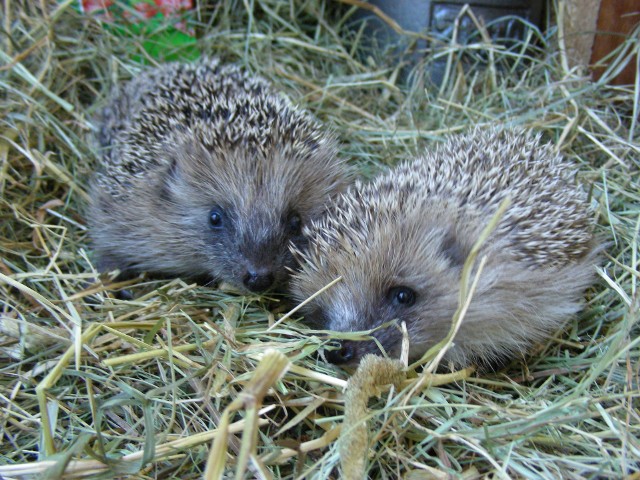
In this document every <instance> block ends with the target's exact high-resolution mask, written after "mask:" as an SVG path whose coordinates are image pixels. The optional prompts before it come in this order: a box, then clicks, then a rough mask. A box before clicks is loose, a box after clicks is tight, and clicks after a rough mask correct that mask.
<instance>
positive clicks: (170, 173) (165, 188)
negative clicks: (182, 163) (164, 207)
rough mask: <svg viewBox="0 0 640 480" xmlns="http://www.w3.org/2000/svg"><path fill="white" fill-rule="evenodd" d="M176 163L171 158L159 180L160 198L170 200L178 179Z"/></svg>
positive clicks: (178, 173)
mask: <svg viewBox="0 0 640 480" xmlns="http://www.w3.org/2000/svg"><path fill="white" fill-rule="evenodd" d="M179 170H180V168H179V166H178V161H177V160H176V159H175V158H173V159H171V161H170V162H169V165H168V166H167V168H166V170H165V171H164V172H163V174H162V177H161V179H160V198H162V199H163V200H171V198H172V191H173V187H174V185H175V184H176V182H177V180H178V179H179V177H180V172H179Z"/></svg>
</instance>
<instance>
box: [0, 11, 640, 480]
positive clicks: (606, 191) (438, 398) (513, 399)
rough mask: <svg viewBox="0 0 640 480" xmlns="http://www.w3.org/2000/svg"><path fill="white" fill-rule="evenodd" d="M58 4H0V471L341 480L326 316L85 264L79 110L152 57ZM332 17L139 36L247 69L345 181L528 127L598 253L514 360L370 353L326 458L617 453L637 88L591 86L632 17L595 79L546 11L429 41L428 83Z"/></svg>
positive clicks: (625, 372)
mask: <svg viewBox="0 0 640 480" xmlns="http://www.w3.org/2000/svg"><path fill="white" fill-rule="evenodd" d="M75 3H76V2H72V1H63V2H58V3H52V2H30V1H27V0H6V1H5V2H4V4H3V7H4V12H3V16H2V24H3V34H2V36H1V37H0V42H2V48H1V49H0V105H1V109H2V115H1V117H0V118H1V120H0V192H1V198H0V252H1V254H0V301H1V302H0V429H1V431H2V436H0V476H2V477H3V478H7V479H8V478H36V477H38V476H39V475H42V474H43V473H44V474H45V475H46V476H45V477H44V478H83V477H91V478H99V477H100V476H102V477H103V478H125V477H126V478H182V479H189V478H201V477H202V476H203V475H205V473H206V476H207V478H220V477H221V476H222V475H229V476H231V475H236V478H254V477H255V478H291V479H293V478H341V476H340V473H339V472H340V471H339V464H340V456H339V452H340V448H339V442H338V438H339V436H340V429H341V428H342V427H343V420H344V412H345V398H347V397H348V396H347V397H346V396H345V393H344V388H345V386H346V382H347V380H348V378H349V375H348V373H347V372H344V371H342V370H340V369H339V368H337V367H334V366H332V365H330V364H328V363H325V362H324V361H323V360H322V356H321V355H319V351H321V350H322V348H323V347H324V346H325V345H330V344H331V338H329V337H328V336H327V335H326V332H320V331H313V330H310V329H309V328H307V327H306V326H305V325H304V323H302V322H301V321H300V319H299V318H298V316H297V315H296V314H295V313H294V314H293V315H291V316H290V317H288V318H286V319H284V321H281V322H279V321H278V320H279V319H280V318H281V317H282V316H283V315H284V314H286V313H287V312H288V311H289V309H290V307H291V305H289V304H288V303H287V302H286V299H284V298H282V297H277V296H274V297H260V296H241V295H238V294H235V293H234V292H232V291H230V290H229V289H225V288H223V289H215V288H207V287H204V286H199V285H195V284H189V283H185V282H184V281H182V280H180V279H173V280H156V279H150V278H147V277H141V278H136V279H133V280H130V281H127V282H119V283H114V281H113V280H112V278H111V277H109V276H99V275H98V273H97V272H96V270H95V267H94V264H93V257H92V253H91V245H90V242H89V238H88V235H87V230H86V223H85V220H84V216H83V211H84V209H85V205H86V202H87V193H86V188H87V184H88V179H89V177H90V174H91V172H92V171H94V170H95V169H96V168H97V164H98V156H97V152H96V149H95V148H94V146H93V145H92V143H91V132H92V131H93V130H94V128H95V125H94V122H93V120H92V118H93V116H94V115H95V113H96V112H97V110H98V108H99V107H100V106H101V105H103V104H104V102H105V100H106V98H107V96H108V94H109V91H110V90H111V88H112V87H113V86H114V85H115V84H116V83H117V82H118V81H124V80H126V79H129V78H131V77H133V76H135V75H136V74H137V73H138V72H139V71H140V70H141V69H142V68H145V67H144V66H143V65H142V64H141V63H145V64H154V63H155V62H156V61H158V59H156V58H154V57H152V56H150V54H149V52H148V50H146V49H145V48H147V47H148V45H147V46H146V47H145V42H146V41H147V37H145V34H144V32H142V33H133V34H128V35H123V34H122V33H121V32H118V31H117V30H115V29H113V28H110V27H109V26H108V25H105V24H103V23H100V22H99V21H98V20H96V19H95V18H93V17H91V16H88V15H84V14H81V13H80V12H78V11H77V10H76V8H75ZM344 3H351V2H344ZM352 14H353V9H352V8H350V7H349V5H345V4H341V3H339V2H330V1H326V2H325V1H320V0H310V1H306V2H293V1H291V2H286V1H277V0H255V1H250V2H240V1H233V2H209V6H208V7H206V8H205V7H199V8H198V9H197V10H195V11H194V12H192V13H191V14H190V16H189V17H188V18H187V22H188V24H189V25H190V26H191V28H193V32H194V34H195V36H196V37H197V40H196V42H195V43H194V44H190V45H189V47H188V48H189V49H191V50H189V51H188V52H187V51H182V50H178V51H171V48H169V47H167V46H163V45H160V47H161V48H160V51H161V52H162V55H163V56H164V58H169V57H171V56H172V55H177V56H178V57H180V56H189V55H191V54H193V52H194V51H197V52H200V53H202V54H206V55H215V56H219V57H221V58H223V59H224V60H225V61H230V62H236V63H239V64H242V65H244V66H246V67H247V68H248V69H250V70H251V71H253V72H256V73H259V74H261V75H263V76H264V77H266V78H268V79H269V80H271V81H272V82H273V83H274V84H275V85H276V86H277V87H278V88H279V89H281V90H282V91H283V92H285V93H286V94H287V95H288V96H289V97H291V98H292V99H293V101H294V102H295V103H296V104H298V105H301V106H303V107H305V108H307V109H308V110H309V111H311V112H312V113H313V114H314V115H315V116H316V117H317V118H318V119H320V120H321V121H322V122H324V123H326V124H327V125H329V126H330V127H331V128H332V129H333V130H335V131H336V132H337V134H338V135H339V137H340V139H341V141H342V144H343V147H342V155H344V156H346V157H347V158H349V160H350V162H351V163H352V164H353V165H354V166H355V167H356V168H357V170H358V172H359V173H360V174H361V175H363V176H365V177H370V176H372V175H374V174H375V173H376V172H378V171H380V169H382V168H386V166H388V165H393V164H395V163H397V162H398V161H400V160H402V159H405V158H409V157H411V156H413V155H415V154H417V153H419V152H420V151H421V150H423V149H425V148H429V147H430V146H431V145H434V144H435V143H436V142H439V141H441V140H442V139H443V136H444V134H446V133H449V132H458V131H465V130H467V129H468V128H469V127H470V126H472V125H478V124H481V125H500V124H508V125H519V126H524V127H527V128H533V129H535V130H537V131H540V132H542V133H543V135H544V137H545V139H547V140H551V141H553V142H555V143H556V144H557V145H558V148H559V150H560V151H561V152H562V154H563V155H564V156H565V157H566V158H568V159H571V160H572V161H575V162H576V163H577V164H578V165H579V169H580V171H579V174H578V180H579V181H580V182H581V183H583V184H584V185H585V186H586V188H587V189H588V191H589V192H590V194H591V196H590V198H591V201H592V203H593V206H594V215H596V216H597V222H598V226H597V233H598V235H599V236H600V237H601V238H602V241H603V242H605V243H606V245H607V247H606V249H605V250H604V253H603V261H602V265H601V266H600V267H599V270H598V271H599V281H598V283H597V284H596V285H594V286H593V287H592V288H591V289H590V290H589V291H588V292H587V293H586V298H587V306H586V308H585V310H584V311H583V313H582V314H581V315H580V316H579V318H576V319H572V320H570V321H569V323H568V325H567V326H566V328H565V329H563V330H562V331H559V332H557V333H556V334H555V335H554V336H553V337H552V338H551V339H549V341H547V342H546V343H545V344H543V345H539V346H538V347H537V348H536V349H535V350H534V351H533V352H532V353H531V354H530V355H527V356H526V357H525V358H519V359H515V360H514V361H513V362H512V363H511V364H508V365H504V366H502V367H501V368H499V369H497V370H496V371H494V372H486V371H485V372H480V373H473V374H470V373H469V372H466V375H467V376H468V378H466V380H463V379H462V377H464V375H462V376H458V377H456V376H454V377H446V378H443V377H432V376H430V375H431V374H430V373H428V372H427V373H425V372H423V371H422V369H420V368H418V369H417V370H410V371H408V372H406V371H402V369H400V370H399V371H396V370H393V368H394V367H393V365H391V366H388V365H387V366H386V367H384V368H387V367H388V368H390V369H391V372H390V373H389V375H388V376H387V377H380V383H384V384H387V383H392V384H394V386H387V387H386V388H378V387H379V385H378V386H375V385H374V387H376V388H373V387H372V389H371V392H370V393H366V392H365V390H364V389H363V392H364V393H362V395H361V396H360V397H359V399H358V401H360V402H363V405H364V407H363V408H364V410H363V411H364V417H363V418H364V421H366V424H364V427H365V428H364V430H363V431H364V434H363V435H361V439H362V440H363V441H362V442H360V445H355V446H354V447H353V448H352V449H348V450H347V451H346V453H345V450H344V449H343V450H342V452H343V453H342V456H343V461H346V462H354V463H357V462H364V465H365V466H366V468H367V469H368V472H369V476H370V478H449V477H448V476H450V475H453V476H462V477H464V478H480V477H484V476H485V475H487V474H491V475H494V478H508V477H522V478H541V477H547V478H548V477H556V478H557V477H562V478H596V477H597V478H620V477H622V476H624V475H630V474H631V473H633V472H634V471H637V470H638V468H639V467H640V465H639V462H638V459H639V458H640V440H639V439H640V432H639V429H640V427H639V425H640V419H639V418H638V411H639V407H640V404H639V398H640V390H639V381H638V380H639V375H640V371H639V368H640V367H639V365H640V363H639V356H640V349H639V346H638V344H639V342H640V340H639V339H638V335H637V334H638V327H637V322H638V316H639V313H638V310H639V306H640V304H639V294H638V281H639V274H638V263H639V253H638V234H639V231H640V180H639V179H640V172H639V168H640V132H639V129H638V125H637V121H638V118H639V112H638V98H639V95H640V94H639V89H640V86H638V85H635V86H632V87H611V86H608V85H607V84H606V80H607V79H608V78H610V77H611V76H612V75H614V74H615V71H616V68H617V66H619V65H622V64H624V63H625V62H628V61H635V59H633V58H632V54H633V53H634V52H636V53H637V52H638V51H639V50H640V42H639V41H638V31H637V30H636V31H635V32H634V36H631V37H630V38H629V40H628V41H627V42H626V43H625V44H624V45H623V48H622V49H621V50H620V51H619V52H617V57H616V62H617V63H616V62H614V64H613V66H612V67H611V68H610V70H609V71H608V72H607V73H606V74H605V75H604V77H603V79H602V80H600V81H599V82H598V83H593V82H591V81H590V80H589V79H588V78H586V77H583V76H581V75H580V72H578V71H571V70H568V69H567V68H566V66H565V65H566V59H565V58H563V55H562V49H560V48H558V45H557V38H558V36H557V30H556V28H555V27H553V26H552V27H550V28H549V31H548V32H547V33H544V34H543V33H536V34H534V35H532V36H531V37H530V38H529V41H530V45H529V46H530V49H528V50H527V49H525V48H524V46H523V45H521V46H520V47H521V48H519V49H515V50H513V49H512V50H509V51H506V50H504V49H501V48H499V46H496V45H493V44H491V43H476V44H473V45H471V46H466V47H465V46H460V45H453V46H448V45H447V46H442V48H440V49H439V50H438V51H437V52H436V54H437V55H440V56H442V58H445V59H449V60H450V62H449V65H450V67H451V68H450V70H449V75H448V81H447V82H446V83H445V84H444V85H443V86H442V87H441V88H435V87H433V86H430V85H428V83H426V81H425V79H424V69H422V68H420V67H418V68H416V69H414V71H413V72H412V73H411V74H410V75H409V78H408V81H407V82H404V81H403V77H404V76H405V73H406V71H405V70H403V68H402V66H401V65H399V64H398V62H397V61H396V59H394V57H393V56H392V55H380V58H378V56H375V58H374V56H366V55H364V56H363V55H360V54H359V51H360V49H359V42H360V36H359V35H358V33H357V32H353V31H351V30H349V28H348V19H349V18H350V16H351V15H352ZM167 28H168V27H167ZM180 48H184V47H180ZM193 49H196V50H193ZM463 57H464V58H467V59H470V62H471V64H472V67H471V69H470V70H468V71H466V72H465V71H463V69H462V68H460V66H459V64H458V61H459V59H460V58H463ZM381 58H382V59H385V60H386V61H381V60H380V59H381ZM475 60H482V62H483V66H482V67H479V66H477V65H476V66H473V62H474V61H475ZM487 62H488V63H487ZM532 288H535V286H532ZM121 289H127V290H128V291H129V293H130V294H131V298H130V299H125V298H124V297H123V296H121V295H117V292H118V291H120V290H121ZM127 298H128V297H127ZM381 368H382V367H381ZM373 370H374V371H376V370H377V367H373ZM398 372H400V373H398ZM385 378H386V380H384V379H385ZM383 380H384V381H383ZM440 383H442V384H440ZM369 395H373V397H372V398H371V399H370V400H369V401H368V402H367V397H368V396H369ZM363 397H364V398H363ZM347 410H348V408H347ZM362 425H363V424H362V423H360V425H359V427H362ZM349 428H353V425H351V426H349ZM349 455H351V456H352V458H350V457H349ZM63 472H64V473H63Z"/></svg>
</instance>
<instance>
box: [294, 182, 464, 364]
mask: <svg viewBox="0 0 640 480" xmlns="http://www.w3.org/2000/svg"><path fill="white" fill-rule="evenodd" d="M351 193H354V192H351ZM391 194H392V195H395V194H394V193H391ZM367 195H368V192H367V191H366V189H365V190H364V191H361V192H359V194H355V193H354V195H353V196H351V197H350V198H358V202H359V203H358V207H357V210H358V211H357V213H353V215H354V217H355V216H357V218H358V219H357V220H355V221H356V222H361V221H362V219H364V223H357V225H356V224H354V225H353V226H350V219H349V218H346V217H345V216H344V214H345V212H346V211H347V210H346V209H347V208H348V209H349V212H353V209H354V205H344V204H339V205H337V207H336V210H335V211H334V212H332V214H331V216H330V217H326V218H324V219H323V221H322V222H319V223H316V224H314V225H313V227H312V228H311V229H309V232H308V234H309V239H310V245H309V249H308V251H307V252H305V253H304V254H302V255H300V258H301V259H302V262H301V263H302V265H301V271H300V272H299V273H297V274H296V275H294V276H293V278H292V282H291V286H292V292H293V294H294V296H295V297H296V298H297V299H298V300H300V301H302V300H304V299H306V298H308V297H309V296H310V295H312V294H313V293H315V292H316V291H318V290H319V289H321V288H322V287H324V286H325V285H326V284H328V283H329V282H331V281H332V280H334V279H335V278H337V277H338V276H341V277H342V280H341V281H340V282H338V283H337V284H336V285H335V286H333V287H331V288H330V289H329V290H327V291H326V292H324V293H323V294H321V295H320V296H318V297H316V299H314V301H312V302H311V303H310V304H308V306H307V309H306V312H305V320H307V321H309V322H311V323H312V324H314V326H316V327H319V328H321V329H328V330H334V331H340V332H356V331H363V330H371V329H374V330H373V331H372V332H371V336H372V337H374V338H375V340H374V341H343V342H342V343H341V345H340V348H339V349H338V350H335V351H332V352H329V353H328V354H327V358H328V360H330V361H332V362H334V363H357V362H358V361H359V360H360V358H361V357H362V356H363V355H364V354H366V353H378V354H380V353H381V352H380V346H381V347H382V348H383V349H384V351H385V353H386V354H388V355H390V356H395V357H397V356H399V355H400V352H401V347H402V341H403V334H402V328H401V325H402V323H403V322H404V324H405V326H406V328H407V331H408V337H409V338H410V339H411V341H410V344H409V348H410V350H409V353H410V356H411V357H412V358H416V357H419V356H420V355H421V354H422V353H424V351H425V350H426V349H427V348H428V347H429V346H431V345H433V344H435V343H437V342H438V341H440V340H441V339H442V338H443V337H444V336H445V335H446V333H447V332H448V330H449V326H450V323H451V318H452V316H453V314H454V312H455V310H456V308H457V303H458V289H457V284H458V280H459V277H460V271H461V267H462V263H464V260H465V259H466V255H467V254H468V251H469V249H470V245H469V243H471V244H472V243H473V240H471V242H468V241H466V240H464V238H463V237H461V236H460V234H461V232H459V231H457V230H456V226H455V225H456V224H455V219H456V214H455V213H454V212H453V211H452V209H450V208H449V207H447V206H446V204H443V203H442V202H441V203H440V205H437V204H435V203H430V202H427V201H424V202H423V201H422V200H421V199H420V198H416V199H414V200H415V201H410V202H406V203H404V204H403V205H402V207H403V208H402V209H401V210H400V211H399V210H398V209H397V208H396V207H397V205H398V202H395V205H393V202H392V203H389V204H388V207H389V208H387V207H385V206H384V202H383V203H379V202H378V203H377V204H376V206H375V207H374V206H373V204H372V203H373V202H369V201H367V200H366V196H367ZM342 201H348V200H345V199H342ZM343 208H344V209H343ZM366 212H369V218H368V219H367V213H366ZM452 220H453V222H452ZM333 222H335V225H333V224H332V223H333ZM334 228H340V230H339V235H340V236H339V238H329V237H328V236H327V235H326V232H328V231H334ZM297 253H298V252H297ZM385 324H387V325H386V326H385V327H383V328H379V327H381V326H383V325H385ZM376 341H377V342H376Z"/></svg>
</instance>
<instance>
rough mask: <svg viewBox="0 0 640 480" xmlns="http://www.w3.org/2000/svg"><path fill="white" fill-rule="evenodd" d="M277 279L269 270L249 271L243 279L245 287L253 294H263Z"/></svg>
mask: <svg viewBox="0 0 640 480" xmlns="http://www.w3.org/2000/svg"><path fill="white" fill-rule="evenodd" d="M274 280H275V277H274V276H273V273H271V271H269V270H251V269H250V270H248V271H247V273H246V274H245V276H244V278H243V279H242V281H243V283H244V286H245V287H247V288H248V289H249V290H251V291H252V292H256V293H258V292H263V291H265V290H266V289H268V288H269V287H270V286H271V285H273V281H274Z"/></svg>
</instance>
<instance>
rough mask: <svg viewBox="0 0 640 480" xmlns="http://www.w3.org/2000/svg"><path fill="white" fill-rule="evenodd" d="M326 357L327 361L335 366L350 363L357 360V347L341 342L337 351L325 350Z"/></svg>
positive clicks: (346, 341) (350, 343)
mask: <svg viewBox="0 0 640 480" xmlns="http://www.w3.org/2000/svg"><path fill="white" fill-rule="evenodd" d="M325 357H326V359H327V361H329V362H331V363H333V364H335V365H340V364H343V363H348V362H350V361H351V360H353V359H355V358H356V347H355V345H354V343H353V342H350V341H348V340H345V341H342V342H340V345H339V347H338V348H337V349H335V350H325Z"/></svg>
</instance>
